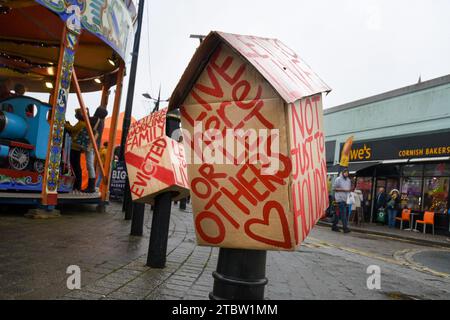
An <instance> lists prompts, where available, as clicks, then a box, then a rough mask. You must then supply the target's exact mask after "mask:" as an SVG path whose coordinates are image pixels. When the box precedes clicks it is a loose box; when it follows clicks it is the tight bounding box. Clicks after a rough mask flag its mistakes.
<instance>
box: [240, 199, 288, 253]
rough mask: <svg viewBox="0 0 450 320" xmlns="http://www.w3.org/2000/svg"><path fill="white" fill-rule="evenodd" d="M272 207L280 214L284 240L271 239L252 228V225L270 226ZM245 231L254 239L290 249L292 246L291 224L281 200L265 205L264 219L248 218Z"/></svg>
mask: <svg viewBox="0 0 450 320" xmlns="http://www.w3.org/2000/svg"><path fill="white" fill-rule="evenodd" d="M272 209H275V211H276V213H278V216H279V217H280V220H279V221H280V223H281V227H282V232H283V239H284V241H278V240H274V239H270V238H267V237H264V236H262V235H259V234H256V233H254V232H253V231H252V230H251V226H252V225H264V226H266V227H270V226H269V217H270V215H271V214H272V212H273V211H272ZM244 230H245V233H246V234H247V235H248V236H249V237H250V238H252V239H254V240H256V241H259V242H262V243H266V244H269V245H271V246H274V247H279V248H284V249H290V248H291V247H292V243H291V234H290V232H289V225H288V221H287V218H286V214H285V213H284V210H283V207H282V206H281V204H280V203H279V202H276V201H268V202H267V203H266V204H265V205H264V209H263V219H250V220H248V221H247V222H246V223H245V225H244Z"/></svg>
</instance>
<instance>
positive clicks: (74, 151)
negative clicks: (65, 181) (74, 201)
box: [64, 109, 89, 191]
mask: <svg viewBox="0 0 450 320" xmlns="http://www.w3.org/2000/svg"><path fill="white" fill-rule="evenodd" d="M75 118H76V119H77V120H78V122H77V123H76V124H75V125H74V126H72V125H71V124H70V122H68V121H66V124H65V126H64V127H65V129H66V131H67V132H68V133H69V135H70V138H71V140H72V144H71V147H70V166H71V167H72V169H73V173H74V175H75V182H74V184H73V191H81V181H82V177H83V175H82V171H81V163H80V161H81V153H83V152H85V151H86V149H87V146H88V144H89V136H88V134H87V130H86V123H85V122H84V119H83V114H82V113H81V109H76V110H75Z"/></svg>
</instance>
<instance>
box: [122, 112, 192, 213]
mask: <svg viewBox="0 0 450 320" xmlns="http://www.w3.org/2000/svg"><path fill="white" fill-rule="evenodd" d="M166 115H167V109H163V110H161V111H158V112H154V113H152V114H151V115H149V116H147V117H145V118H143V119H141V120H139V121H137V122H134V123H133V124H132V125H131V127H130V130H129V133H128V136H127V143H126V147H125V162H126V164H127V172H128V179H129V183H130V190H131V197H132V199H133V201H138V202H143V203H150V204H154V198H155V197H156V196H157V195H158V194H160V193H163V192H172V195H173V196H172V199H173V200H178V199H182V198H185V197H187V196H188V195H189V186H188V180H187V173H186V159H185V155H184V146H183V143H182V142H179V141H176V140H174V139H171V138H169V137H167V136H166Z"/></svg>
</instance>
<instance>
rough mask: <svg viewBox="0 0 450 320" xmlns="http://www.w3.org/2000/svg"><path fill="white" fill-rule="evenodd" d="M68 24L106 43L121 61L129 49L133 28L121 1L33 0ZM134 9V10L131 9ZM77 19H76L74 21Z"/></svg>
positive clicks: (126, 9)
mask: <svg viewBox="0 0 450 320" xmlns="http://www.w3.org/2000/svg"><path fill="white" fill-rule="evenodd" d="M36 1H37V2H38V3H39V4H41V5H43V6H45V7H47V8H49V9H50V10H52V11H53V12H55V13H57V14H58V15H59V16H60V17H61V19H62V20H64V21H67V22H68V24H71V25H75V24H76V23H77V21H81V28H82V29H85V30H87V31H89V32H91V33H93V34H94V35H95V36H97V37H98V38H100V39H101V40H103V41H104V42H105V43H107V44H108V45H109V46H110V47H111V48H113V49H114V51H116V52H117V53H118V54H119V55H120V56H121V57H122V59H125V57H126V54H127V52H128V50H129V43H128V39H129V36H130V32H131V31H132V28H133V23H132V20H131V14H130V12H129V8H127V6H126V5H125V4H124V3H123V1H121V0H66V1H64V0H36ZM133 10H134V8H133ZM77 18H78V19H77Z"/></svg>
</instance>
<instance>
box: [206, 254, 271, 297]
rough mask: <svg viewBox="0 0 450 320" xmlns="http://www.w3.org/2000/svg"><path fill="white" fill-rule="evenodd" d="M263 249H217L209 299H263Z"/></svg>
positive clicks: (265, 279) (264, 263) (264, 280)
mask: <svg viewBox="0 0 450 320" xmlns="http://www.w3.org/2000/svg"><path fill="white" fill-rule="evenodd" d="M266 256H267V252H266V251H263V250H244V249H227V248H221V249H220V251H219V260H218V262H217V271H214V272H213V274H212V275H213V278H214V288H213V292H211V293H210V294H209V298H210V299H211V300H263V299H264V289H265V286H266V284H267V283H268V280H267V278H266V276H265V274H266Z"/></svg>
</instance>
